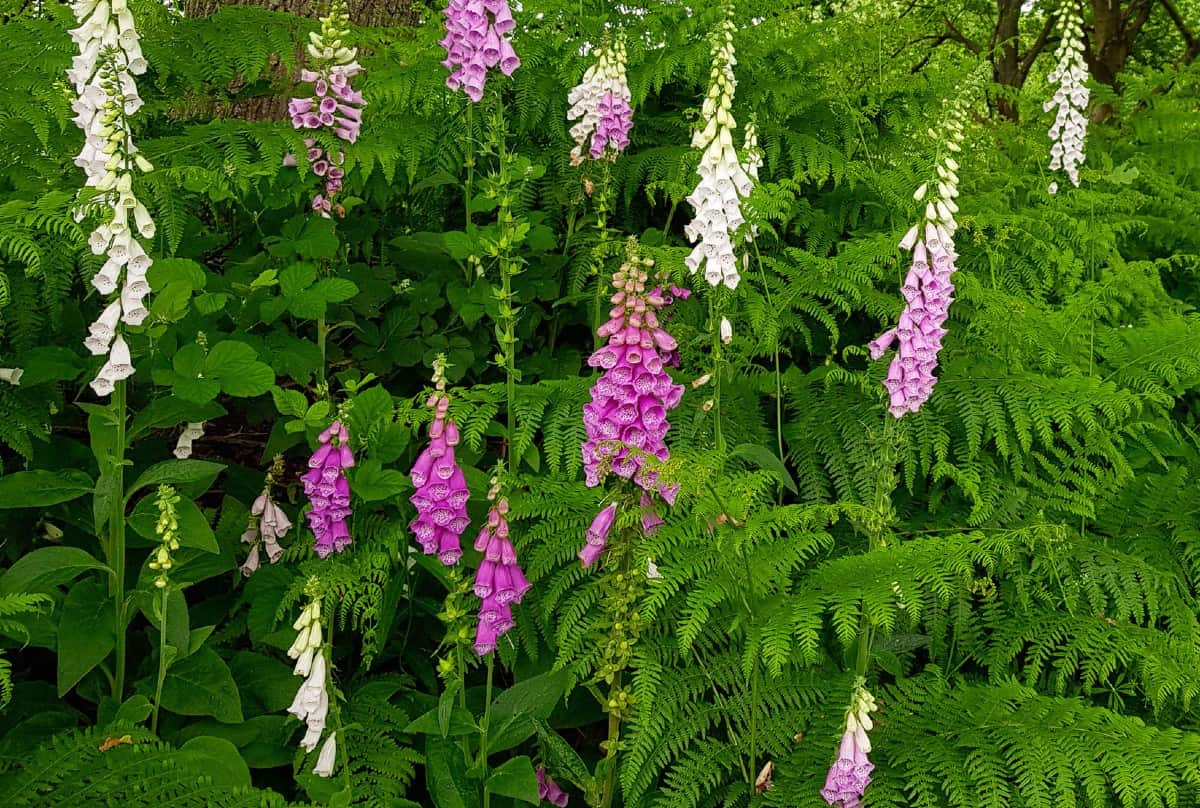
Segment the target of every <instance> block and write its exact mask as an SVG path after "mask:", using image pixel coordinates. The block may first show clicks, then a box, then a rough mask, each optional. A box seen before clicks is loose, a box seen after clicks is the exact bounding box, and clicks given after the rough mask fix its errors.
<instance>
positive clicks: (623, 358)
mask: <svg viewBox="0 0 1200 808" xmlns="http://www.w3.org/2000/svg"><path fill="white" fill-rule="evenodd" d="M651 266H653V261H651V260H648V259H646V260H642V259H638V258H637V257H636V256H635V255H632V254H631V256H630V259H629V260H628V261H627V263H626V264H625V265H624V266H622V267H621V269H620V270H619V271H617V272H616V273H614V274H613V285H614V286H615V287H616V293H615V294H614V295H613V296H612V303H613V309H612V310H611V311H610V312H609V320H608V322H606V323H605V324H604V325H602V326H600V328H599V329H597V333H598V334H599V335H600V336H602V337H608V344H607V345H605V346H604V347H602V348H600V349H599V350H597V351H596V352H595V353H593V354H592V356H591V357H590V358H589V359H588V364H589V365H591V366H592V367H599V368H603V369H604V373H603V374H601V376H600V378H598V379H597V380H596V383H595V385H593V387H592V390H591V396H592V400H591V402H589V403H588V404H585V405H584V407H583V420H584V426H585V429H586V431H587V440H586V441H585V442H584V444H583V463H584V470H585V477H586V483H587V485H588V486H589V487H595V486H597V485H600V483H601V481H602V480H603V478H604V477H605V475H606V474H608V473H609V472H611V473H614V474H616V475H617V476H619V477H622V478H624V479H627V480H628V479H631V480H633V481H634V482H635V483H637V485H639V486H641V488H642V489H643V490H644V491H645V492H646V493H647V495H649V494H653V493H657V494H658V495H659V496H661V497H662V498H663V499H664V500H666V502H667V503H668V504H671V503H674V501H675V495H676V494H677V493H678V490H679V488H678V486H675V485H668V484H666V483H664V482H662V481H660V480H659V475H658V472H657V471H656V470H655V468H654V465H655V463H654V462H651V463H649V464H648V463H647V462H646V461H647V458H655V459H656V460H657V461H664V460H666V459H667V458H668V457H670V452H669V451H668V449H667V445H666V441H665V439H666V434H667V430H668V429H669V428H670V426H671V425H670V422H668V421H667V413H668V411H670V410H671V409H673V408H674V407H675V406H676V405H678V404H679V401H680V399H681V398H682V397H683V386H682V385H677V384H675V383H674V382H673V381H672V380H671V377H670V375H668V374H667V371H666V367H667V366H668V365H669V363H670V360H672V359H674V358H675V357H674V355H673V352H674V351H676V348H677V346H676V343H675V340H674V338H672V337H671V335H670V334H668V333H667V332H666V331H664V330H663V329H662V327H661V323H660V321H659V312H660V311H661V309H662V308H663V307H664V306H666V305H667V303H668V301H669V299H670V297H671V296H670V295H667V294H664V292H663V289H662V288H661V287H655V288H652V289H650V290H647V288H646V287H647V282H648V281H649V280H650V275H649V272H648V271H647V267H651ZM660 277H661V273H660ZM657 279H658V278H656V280H657ZM642 504H643V527H647V526H648V525H649V526H650V527H649V528H648V529H653V527H657V524H658V521H657V520H658V517H657V514H653V515H651V512H652V511H653V500H652V499H651V498H650V497H649V496H646V497H644V498H643V503H642ZM614 517H615V506H609V507H608V508H605V509H604V510H602V511H601V512H600V513H599V514H598V515H597V517H596V519H595V520H594V521H593V524H592V526H591V528H589V530H588V536H587V545H586V546H585V547H584V548H583V550H581V551H580V553H579V558H580V560H581V561H583V564H584V566H585V567H586V566H590V565H591V564H592V563H593V562H594V561H595V560H596V559H597V558H598V557H599V556H600V553H601V552H602V551H603V549H604V546H605V544H606V543H607V540H608V532H609V530H610V529H611V527H612V523H613V519H614Z"/></svg>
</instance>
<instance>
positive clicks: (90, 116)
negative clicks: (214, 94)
mask: <svg viewBox="0 0 1200 808" xmlns="http://www.w3.org/2000/svg"><path fill="white" fill-rule="evenodd" d="M71 9H72V11H73V12H74V13H75V19H76V20H77V21H78V23H79V25H78V27H76V28H74V29H72V30H71V38H72V39H73V40H74V41H75V43H76V44H77V45H79V55H78V56H76V57H74V59H72V61H71V69H70V70H68V71H67V77H68V78H69V79H70V80H71V83H72V84H73V85H74V87H75V93H76V98H75V100H74V101H72V102H71V109H72V110H73V111H74V112H75V117H74V118H73V119H72V120H74V122H75V123H76V124H77V125H78V126H79V128H80V129H82V130H83V133H84V136H85V140H84V145H83V149H82V150H81V151H80V152H79V155H78V156H77V157H76V158H75V164H76V165H77V166H79V167H80V168H82V169H83V171H84V173H85V174H86V175H87V181H86V185H87V187H89V188H95V189H96V190H97V191H98V192H99V194H100V196H99V200H100V202H101V203H102V204H103V206H104V207H105V208H106V209H107V210H106V215H105V216H104V219H105V221H104V222H103V223H101V224H100V226H99V227H97V228H96V230H95V231H93V233H92V234H91V236H90V237H89V238H88V245H89V246H90V247H91V250H92V253H93V254H94V255H103V256H105V258H106V260H105V262H104V265H103V266H102V267H101V268H100V270H99V271H98V272H97V273H96V274H95V276H93V278H92V286H94V287H95V288H96V291H98V292H99V293H100V294H102V295H106V296H107V295H114V297H113V298H112V299H111V301H110V303H109V305H108V306H107V307H106V308H105V309H104V311H103V313H102V314H101V315H100V317H99V318H98V319H97V320H96V322H94V323H92V325H91V326H90V327H89V328H88V332H89V333H88V337H87V338H86V339H85V340H84V345H85V346H86V347H87V349H88V350H89V351H90V352H91V353H92V354H93V355H95V356H107V357H108V359H107V361H106V362H105V363H104V365H103V366H102V367H101V368H100V372H99V373H98V374H97V375H96V378H95V379H93V380H92V383H91V386H92V389H93V390H95V391H96V394H97V395H101V396H107V395H110V394H111V393H112V392H113V390H114V389H115V386H116V383H117V382H119V381H121V380H122V379H127V378H129V377H130V376H132V375H133V363H132V362H131V360H130V356H129V346H128V345H127V344H126V342H125V339H124V337H123V336H122V335H121V334H120V333H119V331H120V325H121V324H122V323H124V324H126V325H133V326H136V325H141V324H142V322H143V321H144V320H145V319H146V316H147V314H148V313H149V312H148V310H147V308H146V305H145V302H144V301H145V297H146V295H147V294H149V293H150V284H149V282H148V281H147V280H146V271H147V270H148V269H149V268H150V264H151V260H150V257H149V256H147V255H146V251H145V249H143V248H142V245H141V244H140V243H139V242H138V240H137V237H136V236H135V232H136V234H137V235H140V236H141V237H142V238H153V237H154V232H155V228H154V220H153V219H151V217H150V212H149V211H148V210H147V209H146V206H145V205H143V204H142V203H141V202H140V201H138V199H137V197H136V196H135V194H134V189H133V176H134V172H135V170H136V171H150V170H151V169H152V168H153V166H151V165H150V163H149V161H147V160H146V159H145V158H144V157H142V156H141V155H140V154H138V150H137V147H136V146H134V145H133V138H132V137H131V135H130V129H129V116H130V115H133V114H134V113H135V112H137V111H138V110H139V109H141V107H142V99H141V96H139V95H138V89H137V83H136V82H135V81H134V78H133V77H134V76H138V75H141V74H142V73H145V72H146V60H145V58H143V56H142V48H141V44H140V40H139V38H138V33H137V30H136V28H135V27H134V21H133V15H132V14H131V13H130V11H129V6H128V4H127V0H111V1H110V0H78V1H77V2H75V3H73V4H72V6H71Z"/></svg>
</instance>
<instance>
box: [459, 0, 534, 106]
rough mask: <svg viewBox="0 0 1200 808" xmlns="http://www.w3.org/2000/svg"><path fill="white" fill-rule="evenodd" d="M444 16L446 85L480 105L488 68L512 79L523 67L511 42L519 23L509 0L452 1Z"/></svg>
mask: <svg viewBox="0 0 1200 808" xmlns="http://www.w3.org/2000/svg"><path fill="white" fill-rule="evenodd" d="M445 14H446V36H445V37H443V38H442V40H441V41H440V42H439V43H438V44H440V45H441V46H442V47H443V48H445V49H446V59H445V61H443V62H442V64H443V65H445V66H446V69H447V70H449V71H450V75H449V76H447V77H446V86H447V87H449V88H450V89H451V90H459V89H461V90H462V91H463V92H464V93H466V94H467V98H469V99H471V100H472V101H476V102H478V101H479V100H480V99H482V98H483V87H484V84H485V83H487V72H488V69H489V68H493V67H499V68H500V72H501V73H503V74H504V75H506V76H511V75H512V74H513V71H514V70H516V69H517V68H518V67H520V66H521V60H520V59H519V58H517V52H516V51H515V50H513V46H512V42H510V41H509V35H510V34H511V33H512V30H513V28H514V27H516V23H515V22H514V21H513V16H512V11H511V10H510V9H509V7H508V0H450V5H448V6H447V7H446V10H445Z"/></svg>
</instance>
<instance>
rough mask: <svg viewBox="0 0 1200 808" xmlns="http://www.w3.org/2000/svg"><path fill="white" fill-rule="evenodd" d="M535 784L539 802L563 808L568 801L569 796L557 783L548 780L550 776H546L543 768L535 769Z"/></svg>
mask: <svg viewBox="0 0 1200 808" xmlns="http://www.w3.org/2000/svg"><path fill="white" fill-rule="evenodd" d="M537 784H538V799H539V800H544V801H545V802H548V803H550V804H551V805H556V806H558V808H565V806H566V804H567V801H568V800H570V795H568V794H567V792H565V791H563V790H562V788H560V787H559V785H558V783H556V782H554V781H553V780H551V779H550V775H548V774H546V767H545V766H538V768H537Z"/></svg>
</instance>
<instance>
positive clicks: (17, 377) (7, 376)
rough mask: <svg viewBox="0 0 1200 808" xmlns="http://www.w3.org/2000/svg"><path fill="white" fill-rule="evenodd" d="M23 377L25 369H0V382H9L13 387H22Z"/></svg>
mask: <svg viewBox="0 0 1200 808" xmlns="http://www.w3.org/2000/svg"><path fill="white" fill-rule="evenodd" d="M23 375H25V369H24V368H0V381H2V382H8V383H9V384H11V385H12V386H13V387H18V386H20V384H21V377H22V376H23Z"/></svg>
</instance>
